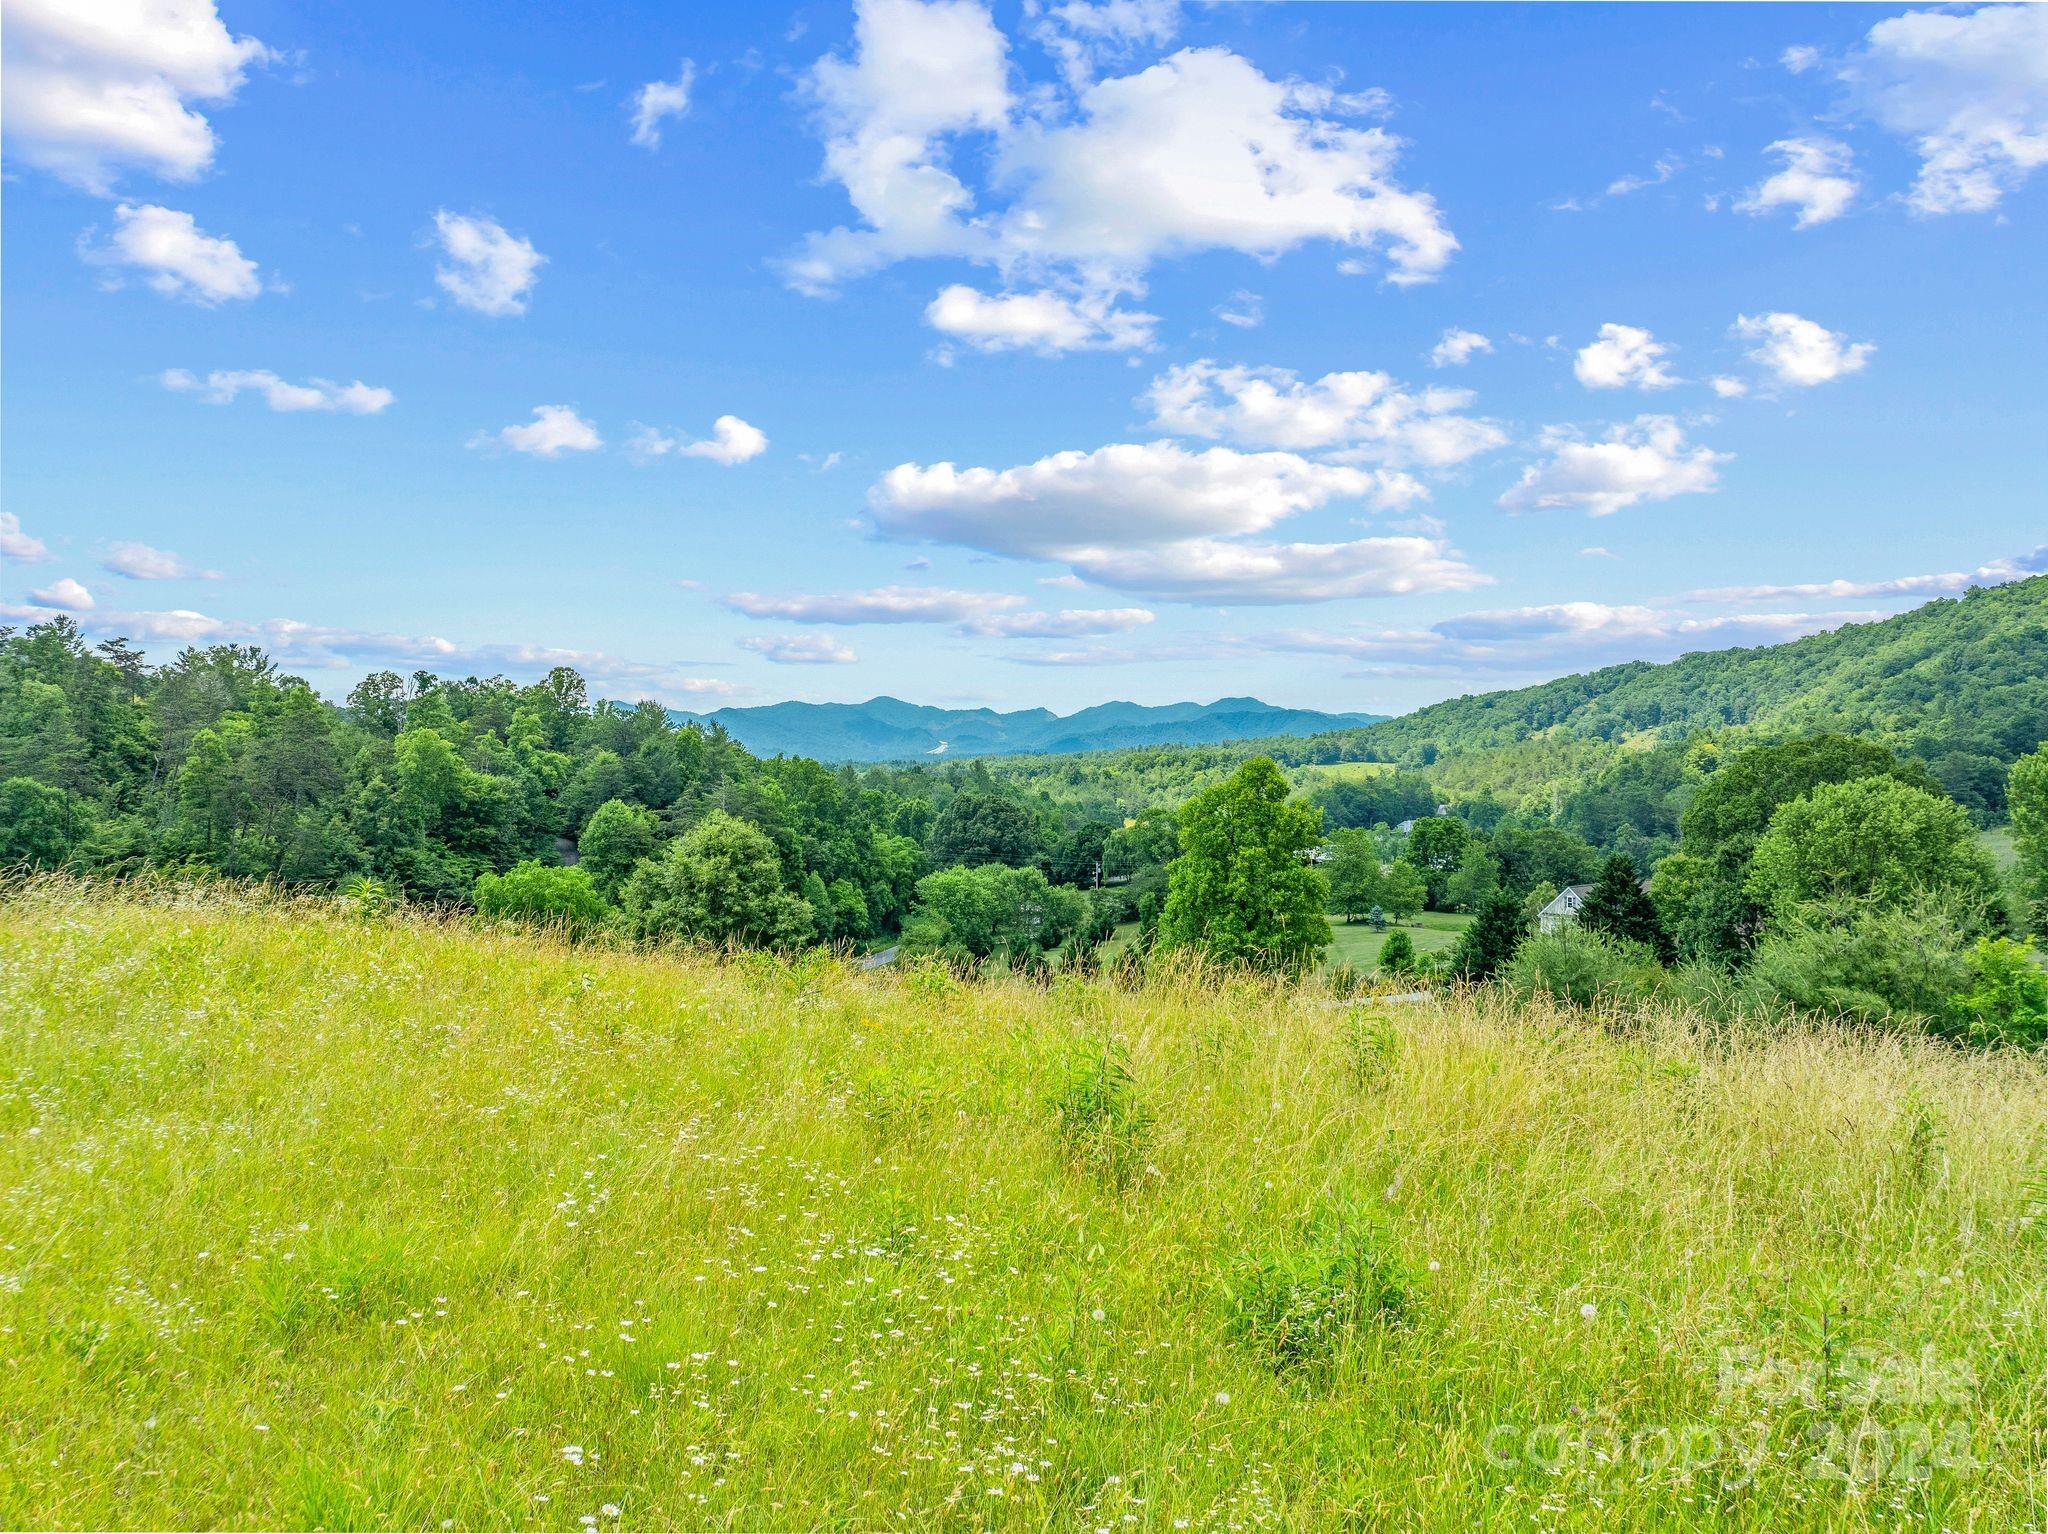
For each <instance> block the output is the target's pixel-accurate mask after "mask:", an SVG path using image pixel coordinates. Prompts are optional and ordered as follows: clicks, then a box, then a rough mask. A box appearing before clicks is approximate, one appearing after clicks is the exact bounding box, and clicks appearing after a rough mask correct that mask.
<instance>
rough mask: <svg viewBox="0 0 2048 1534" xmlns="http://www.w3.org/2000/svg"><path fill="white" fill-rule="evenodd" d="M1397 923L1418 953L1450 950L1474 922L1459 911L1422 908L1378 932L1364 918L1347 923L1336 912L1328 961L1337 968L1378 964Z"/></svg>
mask: <svg viewBox="0 0 2048 1534" xmlns="http://www.w3.org/2000/svg"><path fill="white" fill-rule="evenodd" d="M1397 925H1398V926H1399V927H1400V929H1401V930H1402V931H1403V932H1405V933H1407V934H1408V940H1409V941H1410V942H1411V943H1413V944H1414V945H1415V951H1416V952H1417V953H1447V952H1449V951H1450V950H1451V949H1453V948H1455V947H1457V946H1458V937H1459V935H1460V934H1461V933H1463V932H1464V930H1465V929H1466V928H1467V927H1469V926H1471V925H1472V918H1471V917H1469V916H1465V915H1462V914H1460V913H1458V912H1455V911H1422V912H1418V913H1417V914H1416V916H1415V918H1414V919H1413V920H1412V921H1404V922H1399V923H1395V922H1388V923H1387V930H1386V931H1385V932H1375V931H1374V930H1373V929H1372V928H1371V927H1370V926H1369V925H1367V924H1366V923H1365V922H1363V921H1357V922H1350V923H1346V922H1345V920H1344V919H1343V917H1341V916H1332V917H1331V918H1330V935H1331V942H1330V946H1329V948H1328V949H1327V950H1326V951H1325V953H1324V957H1323V962H1324V964H1325V965H1326V966H1328V967H1333V968H1334V967H1335V966H1336V965H1339V964H1348V965H1350V966H1351V967H1352V968H1353V969H1356V970H1360V971H1364V970H1370V969H1374V968H1377V967H1378V965H1379V962H1380V948H1381V946H1382V945H1383V944H1385V942H1386V940H1387V938H1388V937H1389V936H1390V935H1391V934H1392V933H1393V931H1394V929H1395V927H1396V926H1397Z"/></svg>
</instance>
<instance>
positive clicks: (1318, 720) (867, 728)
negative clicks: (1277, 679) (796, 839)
mask: <svg viewBox="0 0 2048 1534" xmlns="http://www.w3.org/2000/svg"><path fill="white" fill-rule="evenodd" d="M671 716H672V717H673V718H674V719H676V720H677V721H678V722H681V721H685V720H697V721H699V722H701V723H705V724H717V725H722V726H723V727H724V728H725V730H726V732H727V733H728V734H729V735H731V736H732V737H733V739H735V740H737V741H738V742H739V743H740V744H741V745H743V746H745V747H746V748H747V749H748V750H749V751H752V752H754V753H755V754H756V755H758V756H776V755H782V756H809V757H815V758H816V759H817V760H819V761H822V762H892V761H909V760H915V759H920V758H922V759H928V760H945V759H947V758H950V757H956V756H1001V755H1012V754H1016V755H1022V754H1045V753H1052V752H1063V751H1113V750H1119V749H1122V748H1126V747H1130V746H1186V745H1200V744H1205V743H1208V742H1212V741H1220V740H1252V739H1257V738H1259V737H1261V736H1266V735H1314V734H1317V733H1318V732H1320V731H1323V730H1340V729H1348V728H1350V727H1352V726H1355V725H1361V724H1374V723H1377V722H1378V721H1379V720H1380V719H1382V718H1384V717H1385V716H1384V715H1382V714H1325V713H1319V712H1317V711H1316V710H1314V709H1301V708H1276V707H1274V706H1273V705H1272V704H1270V703H1261V702H1260V701H1259V700H1258V699H1257V698H1218V699H1217V700H1216V701H1215V702H1214V703H1167V704H1162V705H1160V706H1158V707H1150V706H1147V705H1145V704H1140V703H1104V704H1100V705H1098V706H1097V707H1095V708H1084V709H1082V710H1081V711H1080V712H1079V713H1077V714H1068V715H1066V716H1064V717H1062V716H1060V715H1058V714H1055V713H1053V712H1051V711H1050V710H1048V709H1043V708H1027V709H1020V710H1018V711H1017V712H1015V713H1010V714H1001V713H997V712H996V711H995V710H994V709H987V708H924V707H921V706H919V705H918V704H915V703H905V702H904V701H903V700H902V699H900V698H870V699H868V701H867V702H865V703H770V704H766V705H764V706H762V707H759V708H721V709H716V710H714V711H713V712H711V713H708V714H692V713H687V712H684V711H683V710H680V709H676V710H672V711H671Z"/></svg>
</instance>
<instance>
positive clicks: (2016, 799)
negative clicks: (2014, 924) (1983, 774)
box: [2006, 744, 2048, 937]
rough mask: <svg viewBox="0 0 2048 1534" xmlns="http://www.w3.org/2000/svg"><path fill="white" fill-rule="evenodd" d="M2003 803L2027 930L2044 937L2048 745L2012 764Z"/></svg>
mask: <svg viewBox="0 0 2048 1534" xmlns="http://www.w3.org/2000/svg"><path fill="white" fill-rule="evenodd" d="M2006 804H2007V807H2008V808H2009V810H2010V811H2011V814H2012V840H2013V848H2014V850H2015V851H2016V852H2018V854H2019V875H2020V889H2021V893H2022V894H2023V895H2024V897H2025V898H2026V901H2027V908H2028V913H2029V917H2030V921H2029V930H2031V931H2033V932H2035V933H2037V934H2040V935H2041V936H2043V937H2048V744H2044V745H2043V746H2042V747H2041V749H2039V750H2038V751H2035V752H2033V753H2031V754H2030V755H2027V756H2023V757H2021V758H2020V759H2019V760H2018V761H2017V762H2015V763H2013V768H2012V775H2011V777H2009V778H2008V779H2007V780H2006Z"/></svg>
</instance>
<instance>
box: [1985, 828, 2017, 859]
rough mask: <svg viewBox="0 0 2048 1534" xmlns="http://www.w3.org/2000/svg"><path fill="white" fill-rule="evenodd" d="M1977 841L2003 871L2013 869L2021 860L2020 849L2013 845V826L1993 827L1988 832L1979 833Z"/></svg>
mask: <svg viewBox="0 0 2048 1534" xmlns="http://www.w3.org/2000/svg"><path fill="white" fill-rule="evenodd" d="M1977 841H1978V843H1979V844H1980V845H1981V846H1982V847H1983V848H1984V850H1985V851H1986V852H1988V853H1990V854H1991V861H1992V862H1994V863H1996V864H1997V865H1998V866H1999V867H2000V868H2001V869H2005V868H2011V867H2012V866H2013V865H2014V864H2015V863H2017V862H2018V861H2019V860H2020V854H2019V849H2018V848H2017V847H2015V846H2014V845H2013V839H2012V827H2011V826H1993V827H1992V828H1991V829H1990V830H1988V831H1979V832H1978V833H1977Z"/></svg>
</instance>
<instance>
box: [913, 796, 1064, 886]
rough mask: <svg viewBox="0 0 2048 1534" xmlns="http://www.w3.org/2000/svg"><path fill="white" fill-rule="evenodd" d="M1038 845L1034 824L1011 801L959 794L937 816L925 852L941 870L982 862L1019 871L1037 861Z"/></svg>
mask: <svg viewBox="0 0 2048 1534" xmlns="http://www.w3.org/2000/svg"><path fill="white" fill-rule="evenodd" d="M1041 845H1042V844H1041V842H1040V839H1039V834H1038V825H1037V823H1036V822H1035V821H1034V820H1033V819H1032V818H1031V813H1030V811H1028V810H1026V809H1025V808H1024V806H1023V805H1021V804H1019V803H1018V802H1017V801H1016V800H1015V799H1012V798H1011V797H1009V796H1008V795H1007V794H998V793H963V794H959V795H956V796H955V797H954V799H953V802H952V803H951V804H949V805H947V806H946V808H945V810H944V812H943V813H941V814H940V816H939V819H938V823H937V824H936V825H935V826H933V828H932V838H931V843H930V848H929V850H930V853H931V859H932V861H933V862H934V863H935V864H937V865H938V866H939V867H941V868H950V867H952V866H954V865H955V864H961V865H964V866H966V867H968V868H974V867H977V866H979V865H980V864H983V863H1007V864H1009V865H1010V866H1012V867H1015V868H1021V867H1023V866H1024V865H1025V864H1027V863H1032V862H1035V861H1037V859H1038V854H1039V851H1040V848H1041Z"/></svg>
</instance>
